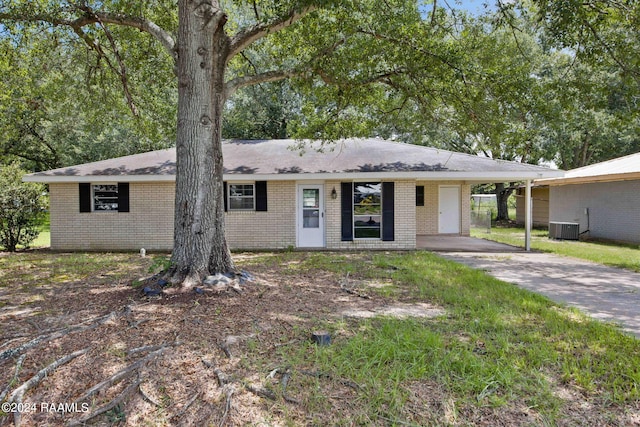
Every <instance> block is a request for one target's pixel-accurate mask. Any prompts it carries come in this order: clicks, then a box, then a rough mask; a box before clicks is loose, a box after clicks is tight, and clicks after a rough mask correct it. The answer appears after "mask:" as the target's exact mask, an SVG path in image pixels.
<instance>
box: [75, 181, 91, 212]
mask: <svg viewBox="0 0 640 427" xmlns="http://www.w3.org/2000/svg"><path fill="white" fill-rule="evenodd" d="M78 190H79V194H80V212H91V184H89V183H87V182H81V183H80V184H79V185H78Z"/></svg>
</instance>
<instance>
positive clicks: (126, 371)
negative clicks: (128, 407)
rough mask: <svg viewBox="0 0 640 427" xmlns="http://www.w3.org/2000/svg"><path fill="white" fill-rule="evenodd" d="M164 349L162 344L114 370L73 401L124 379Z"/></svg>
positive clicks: (78, 401) (80, 399) (77, 400)
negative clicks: (136, 359)
mask: <svg viewBox="0 0 640 427" xmlns="http://www.w3.org/2000/svg"><path fill="white" fill-rule="evenodd" d="M166 349H167V346H163V347H161V348H159V349H158V350H156V351H153V352H151V353H149V354H147V355H146V356H145V357H143V358H142V359H140V360H138V361H136V362H134V363H132V364H131V365H129V366H127V367H126V368H124V369H121V370H120V371H118V372H116V373H115V374H113V375H112V376H110V377H109V378H107V379H106V380H104V381H101V382H99V383H98V384H96V385H94V386H93V387H91V388H90V389H88V390H87V391H85V392H84V393H83V394H82V396H80V397H79V398H77V399H76V400H75V402H74V403H76V404H78V403H80V402H82V401H83V400H86V399H88V398H90V397H91V396H93V395H94V394H96V393H98V392H99V391H100V390H103V389H105V388H108V387H111V386H112V385H114V384H115V383H117V382H118V381H120V380H122V379H124V378H126V377H128V376H130V375H133V373H134V372H135V371H136V370H137V369H138V368H140V367H141V366H143V365H144V364H145V363H147V362H148V361H150V360H151V359H154V358H156V357H158V356H160V355H161V354H162V353H164V351H165V350H166Z"/></svg>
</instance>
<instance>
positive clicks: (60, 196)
mask: <svg viewBox="0 0 640 427" xmlns="http://www.w3.org/2000/svg"><path fill="white" fill-rule="evenodd" d="M49 191H50V195H51V199H50V204H51V205H50V211H51V248H52V249H55V250H139V249H140V248H145V249H147V250H167V249H171V247H172V245H173V212H174V208H173V198H174V191H175V190H174V184H173V183H172V182H167V183H131V184H130V187H129V191H130V193H129V201H130V211H131V212H87V213H80V206H79V194H78V184H77V183H69V184H66V183H65V184H57V183H56V184H50V185H49Z"/></svg>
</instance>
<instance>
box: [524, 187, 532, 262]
mask: <svg viewBox="0 0 640 427" xmlns="http://www.w3.org/2000/svg"><path fill="white" fill-rule="evenodd" d="M524 249H525V250H526V251H530V250H531V180H530V179H528V180H527V185H526V187H525V192H524Z"/></svg>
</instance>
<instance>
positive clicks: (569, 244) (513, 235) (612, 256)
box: [471, 227, 640, 272]
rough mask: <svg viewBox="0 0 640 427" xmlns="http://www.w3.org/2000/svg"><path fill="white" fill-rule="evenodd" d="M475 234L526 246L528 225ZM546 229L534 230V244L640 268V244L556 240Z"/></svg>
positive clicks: (613, 264)
mask: <svg viewBox="0 0 640 427" xmlns="http://www.w3.org/2000/svg"><path fill="white" fill-rule="evenodd" d="M471 235H472V236H473V237H479V238H481V239H487V240H493V241H495V242H500V243H506V244H509V245H512V246H519V247H524V229H523V228H518V227H496V228H492V229H491V233H486V231H485V230H481V229H472V230H471ZM548 236H549V234H548V232H547V231H546V230H532V232H531V248H532V249H534V250H538V251H542V252H550V253H554V254H557V255H563V256H570V257H574V258H579V259H584V260H587V261H592V262H596V263H598V264H604V265H609V266H611V267H618V268H626V269H629V270H632V271H635V272H640V245H628V244H620V243H610V242H598V241H584V242H580V241H572V240H553V239H549V238H548Z"/></svg>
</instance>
